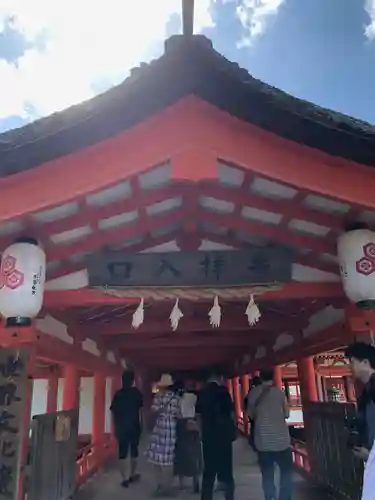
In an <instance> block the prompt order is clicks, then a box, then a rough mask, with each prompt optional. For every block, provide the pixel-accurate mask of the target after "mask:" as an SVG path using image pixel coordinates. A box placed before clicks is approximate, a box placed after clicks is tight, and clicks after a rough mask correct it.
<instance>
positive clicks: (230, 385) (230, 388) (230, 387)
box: [227, 379, 234, 402]
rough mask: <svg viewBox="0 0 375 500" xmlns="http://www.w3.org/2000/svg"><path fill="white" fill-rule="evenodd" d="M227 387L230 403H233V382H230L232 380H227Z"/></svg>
mask: <svg viewBox="0 0 375 500" xmlns="http://www.w3.org/2000/svg"><path fill="white" fill-rule="evenodd" d="M227 387H228V391H229V394H230V397H231V398H232V401H233V402H234V392H233V381H232V379H228V380H227Z"/></svg>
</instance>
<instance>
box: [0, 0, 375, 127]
mask: <svg viewBox="0 0 375 500" xmlns="http://www.w3.org/2000/svg"><path fill="white" fill-rule="evenodd" d="M195 1H196V19H195V21H196V22H195V28H196V32H203V33H205V34H206V35H207V36H209V37H210V38H212V40H213V42H214V45H215V48H217V49H218V50H219V51H220V52H222V53H223V54H224V55H225V56H226V57H228V58H229V59H231V60H233V61H236V62H238V63H239V64H240V65H241V66H243V67H245V68H246V69H248V70H249V72H250V73H251V74H252V75H253V76H255V77H257V78H259V79H261V80H263V81H265V82H267V83H269V84H271V85H273V86H275V87H279V88H281V89H283V90H285V91H287V92H289V93H291V94H293V95H296V96H298V97H301V98H303V99H306V100H309V101H312V102H315V103H317V104H320V105H322V106H325V107H328V108H332V109H334V110H337V111H341V112H343V113H346V114H349V115H352V116H355V117H357V118H362V119H365V120H367V121H370V122H372V123H375V103H374V99H373V94H374V88H375V0H195ZM180 4H181V1H180V0H159V1H155V0H136V1H133V2H132V1H131V0H126V1H121V0H106V1H103V0H97V1H96V3H95V2H94V3H93V2H92V1H89V0H80V1H79V2H76V1H75V0H74V1H73V0H65V2H60V1H57V0H56V1H52V0H33V1H32V2H31V1H30V0H3V1H2V2H1V4H0V82H1V90H2V92H1V95H0V131H1V130H6V129H9V128H14V127H17V126H20V125H22V124H23V123H27V122H28V121H32V120H34V119H36V118H38V117H40V116H45V115H48V114H50V113H52V112H55V111H58V110H60V109H64V108H65V107H67V106H69V105H72V104H76V103H79V102H81V101H82V100H85V99H88V98H90V97H92V96H93V95H95V94H96V93H98V92H100V91H103V90H105V89H107V88H109V87H110V86H111V85H114V84H116V83H119V82H121V81H122V80H123V79H124V78H125V77H126V76H127V74H128V71H129V69H130V68H131V67H132V66H134V65H137V63H139V62H141V61H148V60H150V58H153V57H156V56H158V55H160V54H161V52H162V47H163V40H164V38H165V36H166V35H167V34H171V33H174V32H179V25H180V23H179V12H180Z"/></svg>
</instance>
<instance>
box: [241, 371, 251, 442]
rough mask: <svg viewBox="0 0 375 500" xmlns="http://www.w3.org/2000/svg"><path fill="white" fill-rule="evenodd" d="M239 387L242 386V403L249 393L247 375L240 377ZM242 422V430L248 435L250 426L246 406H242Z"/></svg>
mask: <svg viewBox="0 0 375 500" xmlns="http://www.w3.org/2000/svg"><path fill="white" fill-rule="evenodd" d="M241 387H242V398H241V405H242V404H243V401H244V399H245V398H246V397H247V395H248V394H249V389H250V378H249V375H243V376H242V379H241ZM243 421H244V422H243V424H244V431H245V433H246V435H247V436H248V435H249V432H250V426H249V419H248V418H247V408H243Z"/></svg>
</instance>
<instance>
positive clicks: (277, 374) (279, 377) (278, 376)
mask: <svg viewBox="0 0 375 500" xmlns="http://www.w3.org/2000/svg"><path fill="white" fill-rule="evenodd" d="M273 381H274V384H275V385H276V387H278V388H279V389H282V388H283V386H284V384H283V371H282V368H281V366H275V368H274V377H273Z"/></svg>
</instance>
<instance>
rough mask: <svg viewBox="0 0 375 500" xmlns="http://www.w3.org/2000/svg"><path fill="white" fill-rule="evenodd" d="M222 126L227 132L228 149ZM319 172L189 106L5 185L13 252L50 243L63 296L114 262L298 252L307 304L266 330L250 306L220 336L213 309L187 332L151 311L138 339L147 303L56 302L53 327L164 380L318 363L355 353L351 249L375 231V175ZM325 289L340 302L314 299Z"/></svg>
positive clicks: (159, 307) (306, 155)
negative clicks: (156, 256) (135, 256)
mask: <svg viewBox="0 0 375 500" xmlns="http://www.w3.org/2000/svg"><path fill="white" fill-rule="evenodd" d="M216 113H219V115H216ZM215 116H217V117H220V118H221V119H222V123H220V126H219V128H218V129H217V130H216V132H217V134H216V135H215V125H214V118H215ZM209 124H211V131H210V133H209V134H207V133H206V132H205V130H206V128H207V125H209ZM171 126H173V128H171ZM230 131H232V132H230ZM168 132H170V133H171V134H172V135H173V134H174V135H173V137H171V134H170V135H169V136H168ZM183 132H186V133H187V134H184V133H183ZM246 134H247V135H246ZM214 137H216V139H215V141H214ZM204 139H207V141H205V140H204ZM268 139H269V141H268V143H267V142H266V143H265V141H267V140H268ZM213 141H214V142H213ZM241 147H242V153H238V151H240V148H241ZM244 148H245V150H244ZM237 153H238V154H237ZM319 158H320V156H319V154H318V153H316V154H315V153H314V152H311V151H310V150H308V149H307V148H305V149H304V148H300V149H295V148H294V149H293V148H292V149H291V145H290V144H289V143H283V142H280V140H278V139H277V138H274V137H273V136H270V137H267V136H265V135H264V134H263V133H261V134H260V135H259V134H258V132H257V131H254V130H253V128H251V127H250V128H248V126H247V125H243V124H241V123H240V122H237V121H232V118H231V117H228V116H227V115H225V114H222V113H221V112H218V111H216V110H213V109H211V108H210V107H208V108H207V105H206V104H204V105H203V106H202V105H201V104H200V103H197V101H195V100H193V101H188V102H187V103H185V104H183V103H182V104H179V105H178V106H177V108H176V109H171V110H169V111H168V113H166V114H164V115H163V116H161V117H160V118H154V119H153V120H152V121H151V122H150V123H146V124H144V125H142V126H141V128H139V129H137V130H134V131H129V132H127V133H125V134H124V135H123V136H121V137H118V138H117V142H116V141H115V140H111V141H107V143H106V144H104V143H101V144H99V145H98V146H97V148H94V149H90V150H87V151H82V152H81V153H80V154H77V155H76V156H69V157H66V158H65V160H64V159H60V160H58V161H56V162H55V163H52V164H46V165H43V166H41V167H38V168H37V169H34V170H33V171H30V172H28V173H27V174H22V175H19V176H14V177H12V178H9V180H6V181H4V182H3V184H2V185H0V194H1V197H0V213H1V214H2V215H3V217H2V221H3V222H2V223H1V224H0V236H1V246H2V247H3V248H4V247H5V246H6V245H7V244H8V243H9V242H10V241H11V240H12V239H13V238H14V237H15V236H17V235H19V234H25V233H28V234H32V235H34V236H37V237H38V238H39V239H40V240H41V243H42V244H43V246H44V248H45V250H46V253H47V258H48V285H47V288H48V289H49V290H62V291H63V290H69V289H70V290H72V289H81V288H82V289H85V288H86V287H87V272H86V262H87V259H88V258H89V257H90V256H91V255H93V254H97V253H99V254H100V252H102V251H105V250H120V251H121V250H124V251H126V252H141V251H144V252H151V251H152V252H157V251H179V250H201V251H204V250H215V249H218V250H223V251H225V250H226V249H227V250H229V249H240V248H246V247H248V246H257V247H267V246H274V245H283V246H286V247H288V248H290V249H291V250H292V252H293V255H294V258H293V262H294V264H293V281H294V282H295V283H298V284H299V285H298V286H300V289H299V290H300V296H297V297H290V296H288V294H287V292H285V296H283V293H282V291H281V292H280V293H279V294H278V295H277V296H274V297H273V298H272V300H270V299H267V297H262V296H259V297H258V302H259V305H260V308H261V310H262V313H263V316H262V319H261V321H260V323H259V325H257V326H256V327H252V328H249V326H248V325H247V323H246V321H245V319H246V317H245V315H244V311H245V309H246V301H244V300H243V299H242V300H235V301H231V302H229V303H226V304H223V309H224V311H225V313H224V319H223V325H222V326H221V328H220V329H219V330H215V331H214V330H212V329H211V327H209V325H208V320H207V313H208V310H209V308H210V304H209V303H207V302H202V303H198V304H197V303H195V304H191V303H189V301H186V302H185V303H182V307H183V308H184V315H185V316H184V319H183V322H182V324H181V331H178V332H172V331H171V329H170V326H169V324H168V317H169V314H170V310H171V307H172V304H171V303H170V302H161V303H159V304H154V305H151V307H150V308H149V310H148V311H146V320H145V324H144V325H143V326H142V327H141V328H140V330H139V331H137V332H134V331H132V329H131V316H132V313H133V311H134V309H135V307H136V305H135V304H134V299H133V300H132V301H131V303H130V304H127V303H122V304H118V305H115V304H113V305H111V306H104V305H102V306H101V305H98V304H97V303H96V304H95V305H93V306H91V307H88V306H87V305H86V306H78V307H74V304H73V303H72V304H69V305H66V304H60V305H59V304H58V303H56V296H55V302H54V304H52V305H51V304H49V303H48V300H47V299H46V306H45V309H44V311H43V315H46V314H47V315H50V316H53V317H54V318H56V320H58V321H60V322H62V323H64V324H65V325H67V326H68V331H69V334H70V335H72V336H73V337H77V338H79V339H80V340H81V341H83V340H84V339H85V338H86V337H88V338H89V339H91V340H92V341H93V342H95V343H96V345H97V348H98V349H99V350H102V351H103V352H108V351H111V352H112V351H113V352H115V353H116V354H118V355H119V356H120V357H121V358H126V359H127V360H128V361H129V362H130V363H132V364H136V365H145V366H150V367H152V368H153V369H154V370H155V371H160V370H163V369H168V370H175V369H178V368H179V369H189V368H190V369H199V368H202V367H203V366H205V365H207V364H211V363H222V364H226V365H230V366H233V365H234V364H236V363H237V368H236V370H237V371H239V370H242V369H249V368H250V367H254V366H255V365H259V364H265V363H270V362H271V361H272V360H273V361H276V360H277V361H278V362H281V361H282V362H287V361H290V360H292V359H295V357H296V355H297V351H298V352H302V351H303V350H304V349H305V351H304V352H309V353H312V354H317V353H318V352H321V351H324V350H327V349H334V348H338V347H340V346H341V345H344V344H345V342H346V341H347V338H345V335H343V322H344V309H345V299H344V296H343V293H342V290H341V288H340V285H339V281H340V279H339V273H338V265H337V258H336V239H337V236H338V234H339V233H340V232H341V231H342V230H343V228H344V226H345V224H346V223H347V222H348V221H353V220H362V221H364V222H366V223H368V224H369V225H370V227H372V226H373V225H374V223H375V210H374V205H375V202H374V201H373V198H372V192H374V191H373V190H374V189H375V178H374V175H373V173H372V170H371V169H368V168H367V167H362V166H360V167H359V168H358V169H356V168H351V165H350V164H345V165H341V166H338V165H337V163H336V162H333V163H332V164H330V163H329V162H328V163H327V162H326V161H325V162H323V161H319ZM63 160H64V161H63ZM325 160H327V158H325ZM297 166H298V169H297ZM313 166H314V169H312V167H313ZM338 172H339V173H338ZM336 178H337V182H335V183H332V179H336ZM329 181H331V182H329ZM38 186H39V187H38ZM41 186H43V189H40V187H41ZM27 192H29V193H30V196H29V197H27V196H26V193H27ZM359 192H361V193H362V195H361V196H358V193H359ZM15 200H17V202H15ZM312 284H315V285H319V286H320V287H321V288H320V290H324V289H326V290H327V292H326V293H319V294H317V295H316V296H315V297H314V296H311V293H309V291H308V290H309V287H310V289H313V290H314V288H313V285H312ZM333 289H334V291H333V292H331V290H333ZM47 293H48V292H47ZM56 293H57V292H56ZM62 293H64V292H62ZM327 329H328V330H327ZM260 348H262V349H260Z"/></svg>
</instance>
